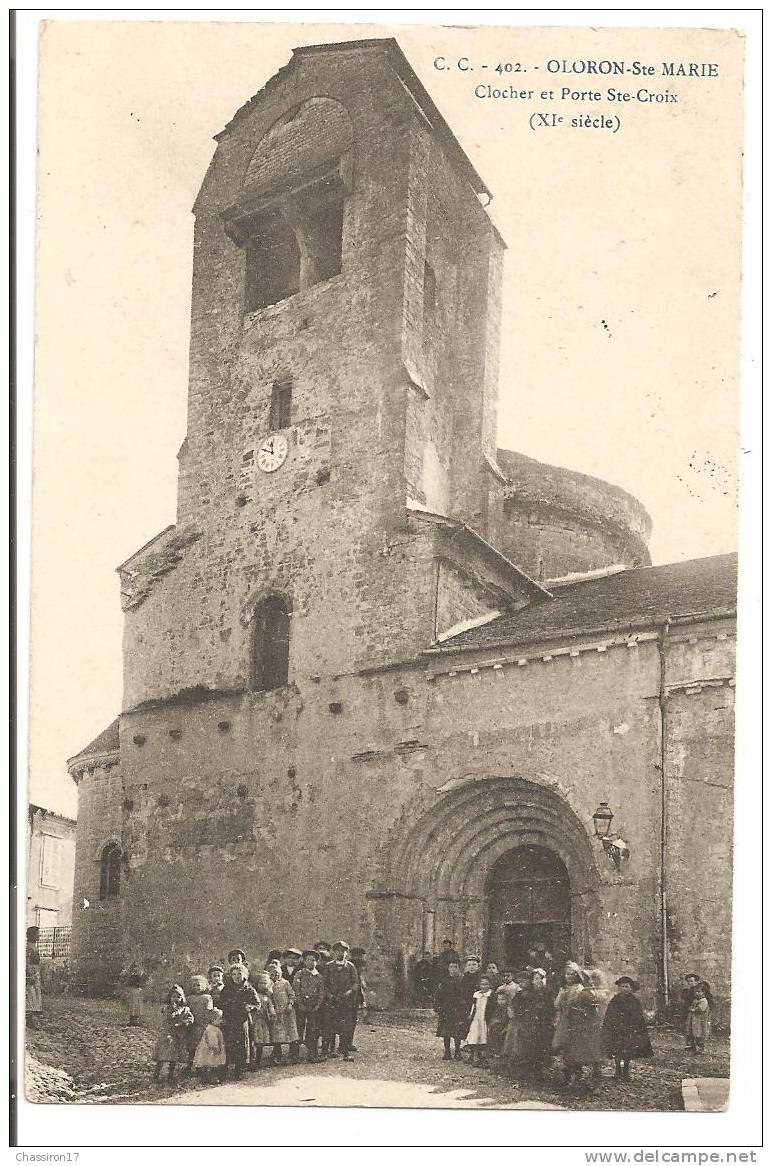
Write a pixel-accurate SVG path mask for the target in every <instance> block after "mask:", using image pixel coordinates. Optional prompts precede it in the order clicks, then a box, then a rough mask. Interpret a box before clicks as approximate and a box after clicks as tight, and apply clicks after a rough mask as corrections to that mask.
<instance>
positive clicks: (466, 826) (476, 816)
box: [372, 775, 600, 960]
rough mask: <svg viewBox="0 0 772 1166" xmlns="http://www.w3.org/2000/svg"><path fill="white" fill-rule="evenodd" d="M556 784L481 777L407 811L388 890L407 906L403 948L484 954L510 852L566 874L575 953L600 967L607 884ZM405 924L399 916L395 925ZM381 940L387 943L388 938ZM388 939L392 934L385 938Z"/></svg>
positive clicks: (385, 877)
mask: <svg viewBox="0 0 772 1166" xmlns="http://www.w3.org/2000/svg"><path fill="white" fill-rule="evenodd" d="M572 800H573V799H570V797H569V795H568V794H567V792H566V791H565V790H564V789H563V788H562V787H561V786H560V783H559V782H557V781H555V780H554V779H553V778H550V777H544V776H536V777H529V778H526V777H522V776H520V775H509V776H484V777H480V776H479V775H475V776H473V777H469V778H466V779H461V780H456V781H452V782H449V783H447V785H446V786H444V787H442V789H440V790H438V791H436V794H435V795H434V796H433V797H431V796H427V795H426V794H425V793H424V796H423V797H422V799H421V804H420V805H418V806H414V807H413V808H412V811H411V808H410V807H408V808H407V810H406V812H405V813H404V814H403V816H402V819H401V822H400V824H399V826H398V827H397V828H396V830H395V831H394V832H393V835H392V837H391V838H390V840H389V844H388V849H387V854H386V856H385V862H384V866H383V868H382V881H381V885H380V889H379V890H378V891H377V892H376V893H375V894H374V895H373V896H372V897H374V898H381V899H383V900H391V901H392V903H395V902H396V903H399V904H400V908H399V911H398V912H397V913H396V914H397V915H398V917H399V930H400V931H401V932H402V937H403V939H402V942H403V943H405V942H407V944H408V945H411V944H415V946H416V948H417V946H418V945H419V943H420V945H421V946H423V947H426V946H427V945H428V946H429V947H432V946H434V947H435V948H438V947H439V944H440V943H441V941H442V939H443V938H445V937H446V936H447V937H449V938H451V939H453V941H454V943H455V944H456V945H457V946H458V947H459V949H460V950H464V951H465V952H471V951H475V952H477V953H479V954H481V955H482V954H485V952H486V948H487V940H488V935H487V931H488V903H487V896H486V880H487V878H488V875H489V872H490V870H491V868H492V867H493V866H494V865H495V863H496V862H497V861H498V860H499V859H500V858H501V857H502V856H503V855H505V854H506V853H507V852H509V851H512V850H515V849H517V848H519V847H523V846H531V847H540V848H542V849H544V850H547V851H549V852H551V853H553V854H555V856H556V857H557V859H558V860H559V861H560V862H561V863H562V864H563V865H564V867H565V870H566V872H567V876H568V881H569V886H570V901H571V911H570V915H571V937H572V947H573V954H574V955H575V956H576V957H577V958H580V959H583V960H589V959H591V958H592V949H593V938H594V936H595V935H596V934H597V931H598V924H599V894H598V891H599V886H600V876H599V872H598V869H597V866H596V864H595V859H594V856H593V851H592V845H591V842H590V836H589V833H588V830H587V828H586V826H585V825H583V822H582V818H587V819H588V820H589V815H588V814H584V813H582V817H580V812H581V809H580V808H579V807H577V806H575V805H572V804H571V801H572ZM396 923H397V917H396V916H395V913H394V912H393V911H392V913H391V915H390V926H392V927H393V926H394V925H395V924H396ZM379 930H381V933H382V935H383V937H384V938H387V935H385V934H384V929H379ZM385 930H386V931H387V932H388V930H389V926H387V927H386V929H385Z"/></svg>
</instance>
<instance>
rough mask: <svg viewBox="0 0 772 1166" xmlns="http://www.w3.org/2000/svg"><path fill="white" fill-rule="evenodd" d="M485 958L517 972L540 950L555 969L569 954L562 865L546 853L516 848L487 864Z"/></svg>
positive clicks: (542, 849) (567, 893)
mask: <svg viewBox="0 0 772 1166" xmlns="http://www.w3.org/2000/svg"><path fill="white" fill-rule="evenodd" d="M486 899H487V908H488V943H487V951H486V958H487V959H489V960H496V962H497V963H498V965H499V967H512V968H522V967H525V966H526V964H528V963H531V962H533V961H532V959H531V958H529V952H533V951H534V949H535V948H536V949H537V953H538V945H543V946H544V947H545V948H546V949H547V951H549V952H551V953H552V956H553V960H554V963H555V965H556V966H560V964H562V963H565V961H566V960H567V959H569V958H570V955H571V887H570V883H569V879H568V872H567V871H566V868H565V865H564V864H563V862H562V861H561V860H560V858H558V856H557V855H556V854H555V853H554V851H552V850H548V849H546V848H545V847H542V846H518V847H516V848H515V849H513V850H510V851H508V852H507V853H506V854H504V855H502V857H501V858H500V859H499V860H498V861H497V862H496V863H495V864H494V865H493V867H492V868H491V870H490V873H489V875H488V879H487V882H486Z"/></svg>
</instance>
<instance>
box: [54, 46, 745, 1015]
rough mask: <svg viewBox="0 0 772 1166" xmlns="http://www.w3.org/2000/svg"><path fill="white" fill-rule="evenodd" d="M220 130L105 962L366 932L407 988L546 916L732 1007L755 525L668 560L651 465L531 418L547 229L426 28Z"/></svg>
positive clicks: (97, 919)
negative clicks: (499, 423)
mask: <svg viewBox="0 0 772 1166" xmlns="http://www.w3.org/2000/svg"><path fill="white" fill-rule="evenodd" d="M216 140H217V148H216V150H215V153H214V157H213V159H212V162H211V165H210V166H209V170H208V172H207V174H206V177H205V179H204V182H203V186H202V188H201V191H200V193H199V195H198V198H197V200H196V203H195V207H194V212H195V243H194V268H193V293H192V324H191V339H190V384H189V397H188V426H187V436H186V438H185V441H184V442H183V444H182V448H181V449H180V451H179V455H178V457H179V491H178V503H177V521H176V523H175V524H174V525H173V526H168V527H166V529H165V530H162V531H161V532H160V534H157V535H156V536H155V537H154V538H153V539H151V540H150V542H148V543H147V544H146V545H145V546H143V547H141V548H140V549H139V550H138V551H136V553H135V554H133V555H132V556H131V557H130V558H129V559H127V560H126V562H124V563H122V564H121V565H120V567H119V568H118V574H119V577H120V590H121V601H122V606H123V609H124V612H125V630H124V640H123V659H124V697H123V708H122V711H121V712H120V715H119V716H118V717H117V719H116V720H115V721H114V722H113V723H112V724H111V725H110V726H109V728H107V729H106V730H105V731H104V732H103V733H102V734H101V735H100V736H99V737H97V739H96V740H95V741H93V742H91V744H90V745H88V746H87V747H86V748H84V749H83V750H82V751H81V752H80V753H79V754H78V755H77V756H76V757H74V758H71V759H70V761H69V762H68V768H69V772H70V774H71V775H72V777H73V779H74V780H75V781H76V782H77V784H78V793H79V808H78V826H77V856H76V872H75V903H76V912H75V920H74V930H73V945H74V959H75V962H76V964H77V965H78V967H79V970H80V973H81V975H82V976H83V978H84V980H85V981H86V982H90V983H91V984H93V985H96V984H97V982H98V981H100V980H102V981H104V980H110V979H111V978H113V979H114V978H115V977H116V976H118V975H119V974H120V972H121V970H122V969H125V968H126V967H127V966H128V964H129V963H130V962H131V961H133V960H139V961H141V963H142V964H143V966H145V967H146V968H147V969H148V970H149V971H150V972H151V974H152V976H155V978H156V979H155V982H157V983H159V984H160V983H161V982H163V981H165V980H167V979H168V978H169V977H178V976H181V975H183V974H184V973H185V970H186V969H188V970H201V969H205V968H206V967H207V966H208V964H209V963H211V962H212V960H213V959H215V958H222V956H223V955H224V953H225V952H226V951H227V950H228V949H229V948H231V947H233V946H240V947H243V948H245V950H246V951H247V952H248V953H250V954H254V955H255V957H258V956H260V955H264V953H265V952H267V951H268V949H269V948H272V947H282V946H286V945H289V944H293V945H300V944H308V943H313V942H315V941H316V940H319V939H328V940H334V939H335V938H336V937H338V936H341V935H342V936H343V937H345V938H347V939H348V940H349V941H350V942H351V943H359V944H361V945H363V946H364V947H366V948H367V950H368V958H369V969H370V977H369V978H370V984H371V987H372V988H373V990H374V992H375V996H374V998H373V999H374V1002H380V1003H382V1004H388V1003H389V1002H390V1001H394V1000H398V999H403V998H405V993H406V985H407V984H408V983H409V972H410V968H411V966H412V962H413V961H414V960H415V959H416V957H417V956H420V953H421V952H422V951H423V950H424V949H427V948H428V949H431V950H433V951H437V950H439V947H440V944H441V942H442V940H443V939H445V938H446V937H447V938H450V939H451V940H452V941H453V943H454V945H455V947H456V948H458V950H459V951H461V952H464V953H478V954H480V955H482V956H484V957H490V958H495V959H497V960H498V961H499V962H500V963H501V962H507V963H510V964H514V965H518V963H519V962H520V961H522V960H523V959H524V957H525V954H526V952H527V950H528V947H529V946H530V945H531V944H532V943H534V942H535V941H538V940H541V941H542V942H544V943H545V944H546V945H547V946H548V947H549V948H551V949H552V950H553V951H554V953H555V956H556V958H557V959H559V960H560V959H565V958H566V957H567V956H568V955H569V954H570V955H571V956H573V957H575V958H576V959H578V960H580V961H582V962H584V963H586V964H592V965H597V966H601V967H603V968H605V969H607V970H608V971H610V972H613V973H615V974H616V975H619V974H621V973H622V972H629V973H633V974H635V975H636V976H637V977H639V978H640V980H641V982H642V985H643V997H644V1001H645V1002H646V1003H647V1005H649V1006H652V1005H653V1004H654V1003H655V1002H658V1003H659V1004H660V1005H662V1004H666V1003H667V1001H668V999H669V998H672V997H673V996H674V995H675V994H676V993H677V991H678V988H679V986H680V977H681V976H682V975H683V974H684V973H685V972H688V971H690V970H692V969H693V968H696V969H697V970H698V971H700V972H701V973H702V975H704V976H705V977H706V978H707V979H708V980H709V981H710V982H711V984H712V986H713V989H714V993H715V995H716V998H717V1001H718V1002H719V1004H720V1005H723V1006H724V1007H725V1006H726V1004H727V1002H728V998H729V981H730V934H731V894H732V843H731V837H732V834H731V830H732V782H733V731H732V728H733V701H734V679H733V675H734V665H733V656H734V642H735V640H734V636H735V632H734V628H735V594H736V579H735V566H736V563H735V558H734V556H731V555H727V556H718V557H714V558H706V559H699V560H694V561H691V562H679V563H673V564H669V565H666V566H651V565H650V559H649V554H648V551H647V537H648V535H649V533H650V520H649V517H648V515H647V514H646V511H645V510H644V508H643V507H642V506H641V505H640V503H638V502H637V501H636V500H635V499H634V498H632V497H631V496H630V495H629V494H627V493H625V492H624V491H623V490H621V489H619V488H617V487H616V486H613V485H609V484H607V483H606V482H602V481H599V480H597V479H595V478H591V477H587V476H586V475H583V474H579V473H574V472H571V471H568V470H564V469H559V468H556V467H554V466H549V465H544V464H541V463H539V462H537V461H534V460H532V459H530V458H528V457H525V456H523V455H522V454H520V453H516V452H513V451H511V450H503V449H498V448H497V441H496V410H497V384H498V349H499V331H500V326H501V275H502V265H503V263H504V262H510V263H512V262H517V260H516V258H514V257H510V258H509V259H508V260H507V259H506V247H505V243H504V240H503V239H502V238H501V236H500V234H499V232H498V231H497V229H496V227H495V226H494V224H493V223H492V221H491V219H490V217H489V216H488V214H487V213H486V210H485V209H484V205H483V204H484V203H487V202H488V201H490V195H489V192H488V190H487V188H486V186H485V183H484V181H483V180H482V178H481V177H480V176H479V175H478V174H477V172H476V170H475V168H474V166H473V165H472V163H471V162H470V160H469V159H468V158H467V157H466V155H465V154H464V152H463V150H462V149H461V147H460V146H459V144H458V142H457V141H456V139H455V137H454V136H453V133H452V131H451V130H450V128H449V127H448V125H447V123H446V122H445V121H444V119H443V117H442V116H441V114H440V113H439V111H438V110H437V108H436V107H435V106H434V104H433V102H432V100H431V98H430V97H429V95H428V94H427V92H426V90H425V89H424V87H423V85H422V84H421V82H420V81H419V79H418V77H417V76H416V74H415V73H414V72H413V70H412V69H411V67H410V65H409V64H408V62H407V60H406V59H405V57H404V56H403V54H402V52H401V50H400V49H399V47H398V45H397V43H396V41H394V40H391V39H384V40H371V41H357V42H351V43H344V44H332V45H316V46H307V47H303V48H299V49H296V50H295V52H294V53H293V55H292V58H291V60H290V62H289V64H288V65H286V66H285V67H284V68H282V69H281V70H280V71H279V72H278V73H277V74H276V75H275V76H274V77H273V78H271V80H270V81H269V82H268V83H267V84H266V85H265V87H264V88H263V89H262V90H261V91H260V92H259V93H258V94H257V95H256V96H255V97H254V98H252V99H251V100H250V101H249V102H247V104H246V105H244V106H243V107H242V108H241V109H239V110H238V111H237V113H236V114H235V115H234V117H233V119H232V120H231V121H230V122H229V123H228V125H227V126H226V127H225V128H224V129H223V130H222V132H221V133H219V134H218V135H217V139H216ZM79 905H81V906H80V909H79Z"/></svg>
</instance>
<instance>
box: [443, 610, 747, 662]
mask: <svg viewBox="0 0 772 1166" xmlns="http://www.w3.org/2000/svg"><path fill="white" fill-rule="evenodd" d="M736 616H737V608H736V607H730V608H711V609H709V610H707V611H700V612H689V613H684V614H683V615H669V616H664V617H662V618H659V619H639V620H636V619H633V620H617V621H609V622H607V623H604V624H596V625H594V626H593V627H582V626H579V627H573V628H561V629H557V630H556V629H554V628H553V629H552V630H551V631H544V632H535V633H534V634H533V635H530V636H522V637H521V638H520V639H517V640H514V639H501V640H486V641H485V642H484V643H477V644H438V645H434V646H432V647H430V648H424V649H423V652H422V653H421V655H422V656H433V655H442V654H443V653H445V654H447V653H450V652H487V651H489V650H491V649H494V648H512V649H517V648H521V647H525V646H526V645H528V644H539V643H544V642H546V641H555V640H576V639H579V638H581V637H583V636H597V635H602V634H603V633H604V632H616V633H618V632H624V631H630V632H633V631H640V630H642V629H659V628H664V627H668V626H672V625H673V624H690V623H701V622H702V621H707V620H714V619H734V618H736ZM461 634H462V635H465V634H466V633H465V632H462V633H461Z"/></svg>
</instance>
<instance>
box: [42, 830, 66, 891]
mask: <svg viewBox="0 0 772 1166" xmlns="http://www.w3.org/2000/svg"><path fill="white" fill-rule="evenodd" d="M41 842H42V847H41V850H40V885H41V887H52V888H53V889H54V890H58V888H59V886H60V879H61V876H60V868H61V861H62V840H61V838H57V837H56V836H55V835H53V834H43V835H42V838H41Z"/></svg>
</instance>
